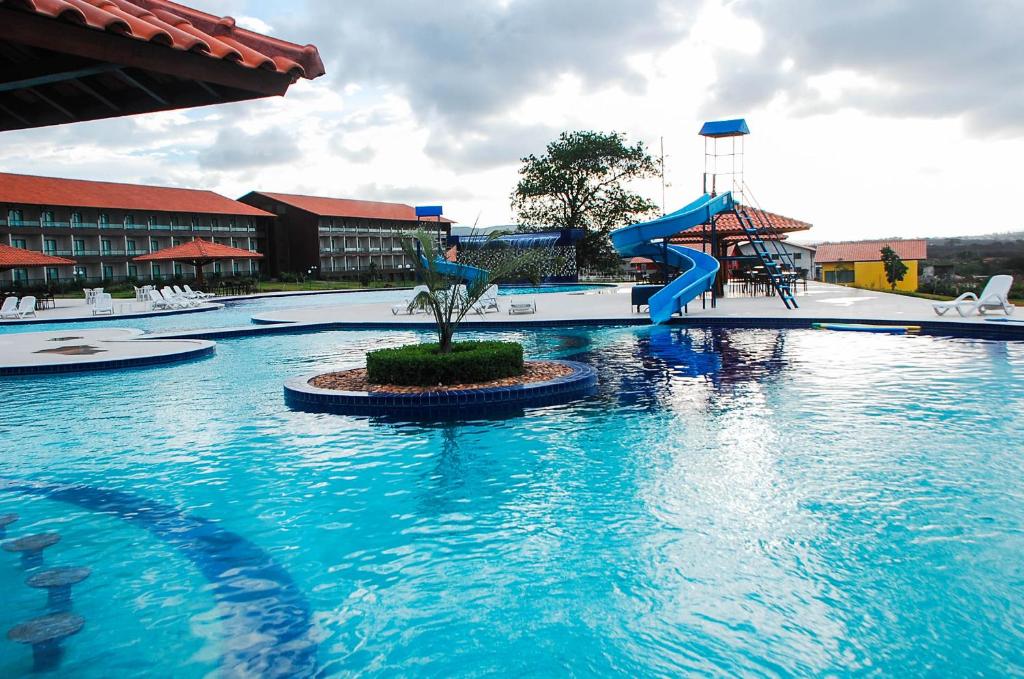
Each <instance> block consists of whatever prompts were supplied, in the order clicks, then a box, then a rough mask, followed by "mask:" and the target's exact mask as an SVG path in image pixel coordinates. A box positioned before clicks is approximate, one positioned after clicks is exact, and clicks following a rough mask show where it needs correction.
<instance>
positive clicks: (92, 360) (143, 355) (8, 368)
mask: <svg viewBox="0 0 1024 679" xmlns="http://www.w3.org/2000/svg"><path fill="white" fill-rule="evenodd" d="M141 337H142V331H141V330H132V329H130V328H103V329H102V330H66V331H49V332H25V333H17V334H9V335H0V375H21V374H38V373H47V372H71V371H75V370H97V369H121V368H127V367H132V366H136V365H152V364H154V363H166V362H171V361H176V360H185V359H188V358H194V357H197V356H200V355H206V354H209V353H212V352H213V349H214V346H215V344H214V343H213V342H210V341H206V340H184V339H179V340H169V339H168V340H150V339H140V338H141Z"/></svg>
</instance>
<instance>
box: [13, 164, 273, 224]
mask: <svg viewBox="0 0 1024 679" xmlns="http://www.w3.org/2000/svg"><path fill="white" fill-rule="evenodd" d="M0 203H12V204H15V205H42V206H56V205H60V206H62V207H89V208H105V209H110V210H153V211H160V212H186V213H206V214H218V215H241V216H246V217H272V216H273V215H271V214H270V213H269V212H264V211H263V210H259V209H257V208H254V207H253V206H251V205H246V204H245V203H239V202H238V201H236V200H231V199H230V198H225V197H224V196H222V195H220V194H217V193H214V192H213V191H200V190H197V189H175V188H170V187H166V186H145V185H142V184H116V183H114V182H94V181H87V180H83V179H59V178H55V177H36V176H32V175H24V174H7V173H4V172H0Z"/></svg>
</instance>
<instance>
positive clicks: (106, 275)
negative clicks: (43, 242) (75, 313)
mask: <svg viewBox="0 0 1024 679" xmlns="http://www.w3.org/2000/svg"><path fill="white" fill-rule="evenodd" d="M248 267H249V270H248V271H246V270H244V269H242V266H241V265H240V264H239V263H238V262H235V263H234V265H233V266H232V268H231V273H232V274H233V275H236V276H238V275H242V274H249V273H256V272H257V271H258V270H259V269H258V265H257V264H256V263H255V262H252V263H251V264H249V265H248ZM100 271H101V277H102V278H103V279H105V280H113V279H114V267H113V266H110V265H104V266H102V267H100ZM213 272H214V273H215V274H222V273H224V269H223V267H222V266H221V263H220V262H214V264H213ZM149 273H150V276H151V277H152V278H160V277H161V276H162V275H163V269H162V267H161V265H160V264H156V263H152V264H150V269H149ZM11 274H12V275H13V278H14V280H15V281H19V282H22V283H26V282H28V269H14V270H12V271H11ZM71 275H72V277H74V278H87V277H88V272H87V270H86V267H84V266H78V265H76V266H73V267H71ZM127 275H128V277H129V278H138V277H139V268H138V267H137V266H136V265H135V264H129V265H128V268H127ZM174 275H175V276H183V275H184V269H183V267H182V265H181V264H175V265H174ZM46 280H48V281H51V282H53V281H58V280H60V270H59V269H58V268H57V267H55V266H48V267H46Z"/></svg>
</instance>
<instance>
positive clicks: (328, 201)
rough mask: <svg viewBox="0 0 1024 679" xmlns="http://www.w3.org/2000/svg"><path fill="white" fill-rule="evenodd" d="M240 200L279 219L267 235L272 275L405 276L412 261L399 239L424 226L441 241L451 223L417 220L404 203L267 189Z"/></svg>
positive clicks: (332, 276) (410, 268)
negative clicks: (270, 190) (406, 254)
mask: <svg viewBox="0 0 1024 679" xmlns="http://www.w3.org/2000/svg"><path fill="white" fill-rule="evenodd" d="M239 200H240V201H241V202H243V203H245V204H247V205H251V206H253V207H256V208H258V209H260V210H266V211H267V212H269V213H271V214H273V215H275V216H276V217H277V219H276V220H275V222H274V225H273V227H272V230H271V235H270V252H271V259H272V262H271V270H272V271H273V272H274V273H288V272H293V273H303V274H306V273H309V274H314V275H319V276H323V277H326V278H354V277H361V276H365V275H366V274H367V273H368V272H374V273H376V274H378V275H381V276H385V277H388V278H395V277H399V276H405V275H407V274H409V273H410V272H411V270H412V262H411V261H409V260H408V259H407V257H406V256H405V253H404V252H403V251H402V238H403V237H405V236H408V235H409V234H410V233H412V232H414V231H416V230H417V229H418V228H422V229H424V230H426V231H428V232H431V233H432V234H433V235H434V236H435V237H436V238H437V239H438V241H439V242H443V241H444V240H446V239H447V238H448V235H449V232H450V229H451V224H452V222H451V220H449V219H445V218H444V217H440V218H434V217H431V218H429V219H424V220H423V221H417V218H416V209H415V208H413V207H412V206H410V205H405V204H403V203H383V202H377V201H370V200H351V199H347V198H324V197H320V196H303V195H296V194H289V193H271V192H268V191H252V192H250V193H247V194H246V195H244V196H242V197H241V198H239Z"/></svg>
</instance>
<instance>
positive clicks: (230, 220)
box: [228, 217, 238, 229]
mask: <svg viewBox="0 0 1024 679" xmlns="http://www.w3.org/2000/svg"><path fill="white" fill-rule="evenodd" d="M228 226H230V227H231V228H232V229H234V228H235V227H237V226H238V220H236V219H235V218H234V217H228Z"/></svg>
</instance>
